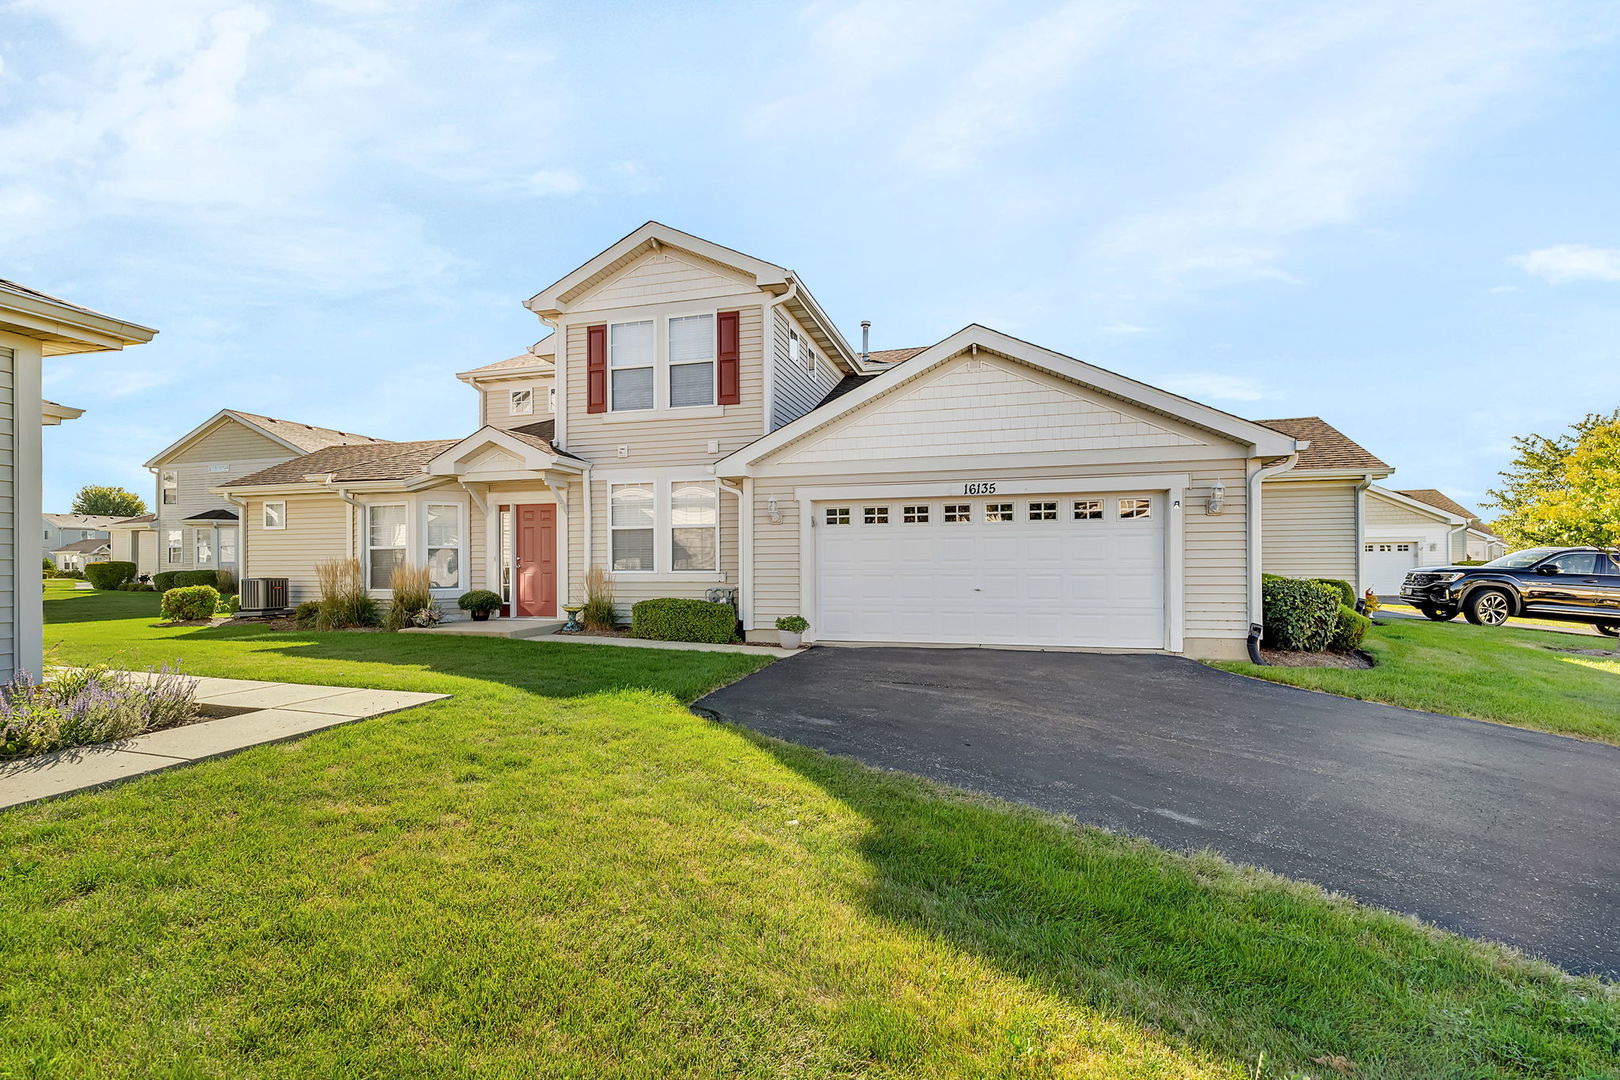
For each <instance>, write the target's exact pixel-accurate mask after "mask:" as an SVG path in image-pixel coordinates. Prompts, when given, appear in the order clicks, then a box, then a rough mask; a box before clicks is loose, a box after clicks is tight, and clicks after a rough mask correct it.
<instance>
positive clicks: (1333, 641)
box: [1328, 604, 1372, 652]
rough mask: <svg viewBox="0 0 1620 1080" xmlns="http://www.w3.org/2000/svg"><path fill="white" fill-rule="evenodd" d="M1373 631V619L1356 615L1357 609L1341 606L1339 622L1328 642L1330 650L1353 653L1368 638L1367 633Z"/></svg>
mask: <svg viewBox="0 0 1620 1080" xmlns="http://www.w3.org/2000/svg"><path fill="white" fill-rule="evenodd" d="M1371 629H1372V620H1371V619H1369V618H1367V616H1365V615H1358V614H1356V609H1355V608H1352V607H1346V606H1345V605H1343V604H1340V605H1339V621H1338V623H1337V624H1336V625H1335V626H1334V627H1333V636H1332V637H1331V638H1330V639H1329V640H1328V648H1330V649H1332V650H1333V651H1334V652H1352V651H1354V650H1356V649H1359V648H1361V643H1362V641H1364V640H1365V639H1366V637H1367V631H1368V630H1371Z"/></svg>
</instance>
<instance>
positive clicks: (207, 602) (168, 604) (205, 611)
mask: <svg viewBox="0 0 1620 1080" xmlns="http://www.w3.org/2000/svg"><path fill="white" fill-rule="evenodd" d="M218 608H219V590H218V589H216V588H214V587H213V586H212V585H184V586H181V587H180V588H176V589H170V590H169V591H168V592H166V593H164V594H163V601H162V606H161V607H160V609H159V610H160V611H161V613H162V614H163V615H164V617H166V618H169V619H173V620H175V621H176V622H182V621H185V620H188V619H212V618H213V617H214V612H215V611H216V610H217V609H218Z"/></svg>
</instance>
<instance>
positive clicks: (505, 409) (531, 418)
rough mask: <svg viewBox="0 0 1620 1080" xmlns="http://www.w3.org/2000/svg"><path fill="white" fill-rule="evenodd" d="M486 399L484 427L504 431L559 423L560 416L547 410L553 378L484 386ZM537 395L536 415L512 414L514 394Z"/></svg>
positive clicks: (536, 377) (519, 379)
mask: <svg viewBox="0 0 1620 1080" xmlns="http://www.w3.org/2000/svg"><path fill="white" fill-rule="evenodd" d="M480 386H481V387H482V392H483V395H484V423H486V424H489V425H490V426H492V427H498V428H502V429H506V428H515V427H523V426H525V425H527V424H538V423H540V422H541V421H542V420H552V419H555V417H556V414H555V413H553V412H552V411H551V410H550V409H549V408H547V407H546V401H547V398H548V397H549V396H550V395H549V394H548V393H547V391H548V390H550V389H551V376H550V375H523V376H519V377H515V378H511V379H502V380H500V381H499V382H482V383H480ZM513 390H532V391H534V411H533V412H532V413H525V414H522V415H514V414H513V412H512V391H513Z"/></svg>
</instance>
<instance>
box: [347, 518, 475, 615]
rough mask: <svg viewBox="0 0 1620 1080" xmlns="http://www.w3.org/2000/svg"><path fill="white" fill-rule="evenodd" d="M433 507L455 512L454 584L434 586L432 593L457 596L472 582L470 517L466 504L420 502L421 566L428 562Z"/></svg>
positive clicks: (407, 530) (469, 586)
mask: <svg viewBox="0 0 1620 1080" xmlns="http://www.w3.org/2000/svg"><path fill="white" fill-rule="evenodd" d="M435 506H448V507H451V508H453V509H454V510H455V512H456V543H455V548H456V582H455V584H453V585H436V586H434V588H433V591H434V592H445V593H450V592H454V593H457V594H459V593H463V592H466V591H467V590H468V589H469V588H471V585H470V584H469V583H470V582H471V581H472V578H471V575H470V573H469V571H470V569H471V568H470V567H469V566H468V564H467V532H468V529H469V527H470V526H471V522H472V515H471V514H469V513H468V512H467V504H466V503H464V502H457V501H456V500H454V499H445V498H442V497H441V498H438V499H423V500H422V511H421V515H422V530H421V536H422V543H421V550H422V565H424V566H426V565H427V561H428V535H427V518H428V509H429V508H430V507H435ZM409 531H410V530H409V528H408V527H407V529H406V532H407V534H408V533H409ZM367 539H368V540H369V539H370V537H369V535H368V536H367Z"/></svg>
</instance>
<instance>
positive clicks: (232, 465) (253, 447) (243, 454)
mask: <svg viewBox="0 0 1620 1080" xmlns="http://www.w3.org/2000/svg"><path fill="white" fill-rule="evenodd" d="M298 456H299V454H298V452H297V451H293V450H289V449H287V448H286V447H285V446H282V445H281V444H280V443H278V442H276V441H275V440H274V439H269V438H266V437H265V436H264V435H263V434H261V433H260V432H257V431H254V430H253V429H252V428H249V427H247V426H246V425H244V424H242V423H240V422H238V421H236V420H232V419H230V418H228V417H227V418H226V419H225V420H223V421H221V423H220V424H219V425H218V426H217V427H215V428H214V429H213V430H212V431H210V432H208V433H207V434H205V435H203V436H201V437H200V438H198V439H196V440H194V441H193V442H191V443H190V444H188V445H187V446H185V447H183V448H182V449H181V450H180V452H178V453H177V454H175V455H174V457H173V458H168V459H165V460H163V461H160V462H159V463H158V464H157V471H156V475H155V476H154V480H155V482H156V488H155V495H156V499H157V503H156V513H157V516H158V520H157V523H156V524H157V569H158V570H194V569H196V568H197V536H196V530H195V529H194V528H192V527H190V526H185V525H182V524H181V522H182V521H184V520H185V519H186V518H187V517H189V516H191V515H192V514H198V513H201V512H203V511H204V510H231V511H233V512H239V511H237V508H236V507H235V506H233V505H232V504H231V503H229V502H227V501H226V500H225V499H224V498H223V497H221V496H219V495H214V494H211V493H210V490H209V489H211V488H216V487H219V486H221V485H222V484H226V483H228V482H230V481H231V480H234V479H236V478H237V477H239V476H247V475H248V474H249V473H255V472H258V471H259V470H260V469H268V468H269V467H270V466H272V465H279V464H281V463H282V462H283V461H290V460H292V459H293V458H295V457H298ZM169 470H173V472H174V473H175V478H176V479H177V480H178V481H179V485H180V486H179V490H178V491H177V493H176V500H175V501H174V502H173V503H165V502H164V501H163V473H164V472H165V471H169ZM172 529H179V530H180V532H181V534H182V535H181V542H180V561H179V562H173V563H171V562H169V560H168V546H169V532H170V530H172ZM240 542H241V541H240V539H238V543H239V544H240Z"/></svg>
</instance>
